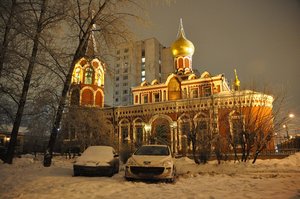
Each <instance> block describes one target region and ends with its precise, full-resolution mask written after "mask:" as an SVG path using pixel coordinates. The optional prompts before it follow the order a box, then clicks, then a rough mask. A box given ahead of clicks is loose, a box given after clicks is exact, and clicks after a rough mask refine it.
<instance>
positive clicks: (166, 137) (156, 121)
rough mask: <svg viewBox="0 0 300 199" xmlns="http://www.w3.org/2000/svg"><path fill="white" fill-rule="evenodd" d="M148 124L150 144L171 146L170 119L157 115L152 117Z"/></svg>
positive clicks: (171, 122)
mask: <svg viewBox="0 0 300 199" xmlns="http://www.w3.org/2000/svg"><path fill="white" fill-rule="evenodd" d="M149 123H150V124H151V132H150V143H157V144H168V145H170V146H171V144H172V143H171V142H172V138H171V137H172V135H171V134H172V133H171V125H172V124H173V121H172V119H171V118H170V117H169V116H167V115H162V114H159V115H155V116H153V117H152V118H151V119H150V121H149Z"/></svg>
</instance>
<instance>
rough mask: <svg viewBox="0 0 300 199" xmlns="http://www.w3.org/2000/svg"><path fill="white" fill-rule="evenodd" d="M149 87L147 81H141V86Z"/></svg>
mask: <svg viewBox="0 0 300 199" xmlns="http://www.w3.org/2000/svg"><path fill="white" fill-rule="evenodd" d="M148 85H149V83H148V82H147V81H143V82H142V83H141V86H148Z"/></svg>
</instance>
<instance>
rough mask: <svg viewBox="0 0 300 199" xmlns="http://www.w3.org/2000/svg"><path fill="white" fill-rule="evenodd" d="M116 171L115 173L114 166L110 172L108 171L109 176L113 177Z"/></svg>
mask: <svg viewBox="0 0 300 199" xmlns="http://www.w3.org/2000/svg"><path fill="white" fill-rule="evenodd" d="M114 173H115V169H114V168H111V170H110V171H109V173H108V176H109V177H112V176H113V175H114Z"/></svg>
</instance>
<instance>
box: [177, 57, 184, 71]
mask: <svg viewBox="0 0 300 199" xmlns="http://www.w3.org/2000/svg"><path fill="white" fill-rule="evenodd" d="M177 68H178V69H179V68H183V58H181V57H180V58H178V66H177Z"/></svg>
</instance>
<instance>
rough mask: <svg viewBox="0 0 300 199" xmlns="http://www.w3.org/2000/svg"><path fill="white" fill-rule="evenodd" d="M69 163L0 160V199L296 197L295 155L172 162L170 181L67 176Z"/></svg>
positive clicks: (298, 164)
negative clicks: (173, 173)
mask: <svg viewBox="0 0 300 199" xmlns="http://www.w3.org/2000/svg"><path fill="white" fill-rule="evenodd" d="M72 161H73V160H66V159H64V157H55V158H54V159H53V164H52V166H51V167H43V166H42V158H41V157H40V158H38V159H34V158H33V156H31V155H25V156H23V157H22V158H16V159H14V163H13V164H12V165H7V164H3V163H2V162H0V198H1V199H7V198H22V199H23V198H24V199H27V198H28V199H43V198H47V199H48V198H49V199H52V198H53V199H54V198H55V199H56V198H61V199H69V198H70V199H71V198H72V199H76V198H91V199H92V198H101V199H106V198H107V199H108V198H109V199H113V198H120V199H121V198H122V199H123V198H125V199H126V198H128V199H129V198H135V199H139V198H149V199H150V198H155V199H160V198H164V199H166V198H184V199H192V198H197V199H198V198H199V199H202V198H207V199H218V198H230V199H234V198H238V199H240V198H249V199H251V198H253V199H259V198H263V199H269V198H270V199H277V198H278V199H296V198H300V153H296V154H294V155H291V156H289V157H287V158H285V159H271V160H257V163H256V164H251V163H250V162H249V163H237V162H236V163H234V162H223V163H222V164H221V165H218V164H216V162H214V161H212V162H209V164H206V165H196V164H195V163H194V162H193V161H192V160H190V159H188V158H181V159H177V160H176V166H177V173H178V178H177V180H176V183H173V184H168V183H164V182H143V181H134V182H127V181H126V180H125V179H124V177H123V176H124V171H120V173H119V174H117V175H115V176H113V177H112V178H109V177H82V176H80V177H72Z"/></svg>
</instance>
